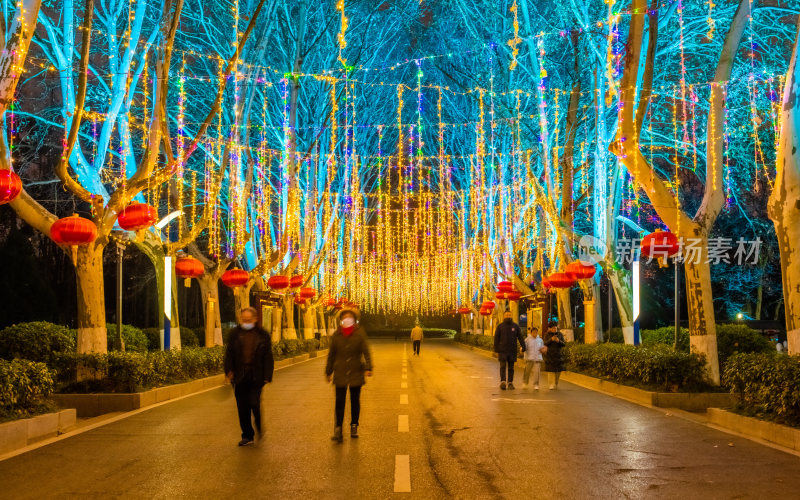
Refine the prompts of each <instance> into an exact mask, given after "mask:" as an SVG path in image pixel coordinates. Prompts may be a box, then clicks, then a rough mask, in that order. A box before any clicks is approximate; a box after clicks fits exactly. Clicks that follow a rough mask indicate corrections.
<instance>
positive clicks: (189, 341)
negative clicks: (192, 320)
mask: <svg viewBox="0 0 800 500" xmlns="http://www.w3.org/2000/svg"><path fill="white" fill-rule="evenodd" d="M199 346H200V340H198V338H197V334H196V333H194V330H192V329H191V328H189V327H186V326H182V327H181V347H199Z"/></svg>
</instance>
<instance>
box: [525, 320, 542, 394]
mask: <svg viewBox="0 0 800 500" xmlns="http://www.w3.org/2000/svg"><path fill="white" fill-rule="evenodd" d="M543 347H544V341H542V337H540V336H539V329H538V328H536V327H535V326H529V327H528V336H527V337H525V372H524V373H523V374H522V384H523V385H522V386H523V387H528V381H529V380H530V376H531V371H533V389H534V390H536V391H538V390H539V373H540V372H541V371H542V351H541V350H542V348H543Z"/></svg>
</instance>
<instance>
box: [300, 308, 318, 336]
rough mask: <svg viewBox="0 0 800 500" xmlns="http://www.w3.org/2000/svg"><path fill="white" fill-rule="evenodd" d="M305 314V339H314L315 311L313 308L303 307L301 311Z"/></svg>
mask: <svg viewBox="0 0 800 500" xmlns="http://www.w3.org/2000/svg"><path fill="white" fill-rule="evenodd" d="M300 310H301V311H302V312H303V338H305V339H313V338H314V330H315V327H314V309H312V308H311V307H308V306H306V307H303V308H301V309H300Z"/></svg>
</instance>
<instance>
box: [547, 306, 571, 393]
mask: <svg viewBox="0 0 800 500" xmlns="http://www.w3.org/2000/svg"><path fill="white" fill-rule="evenodd" d="M544 337H545V342H544V346H545V347H546V350H545V352H544V370H545V371H546V372H547V380H548V382H549V383H550V390H555V389H558V379H559V378H560V377H561V372H563V371H564V356H563V355H562V352H561V349H562V348H563V347H564V346H565V345H566V343H565V342H564V336H563V335H562V334H561V332H559V331H558V322H557V321H551V322H550V323H548V329H547V333H545V336H544Z"/></svg>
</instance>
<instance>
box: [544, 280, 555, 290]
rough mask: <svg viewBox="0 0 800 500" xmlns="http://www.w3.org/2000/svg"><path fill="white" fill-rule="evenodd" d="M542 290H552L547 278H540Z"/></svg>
mask: <svg viewBox="0 0 800 500" xmlns="http://www.w3.org/2000/svg"><path fill="white" fill-rule="evenodd" d="M542 288H544V289H545V290H549V289H551V288H553V285H551V284H550V280H548V279H547V278H542Z"/></svg>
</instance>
